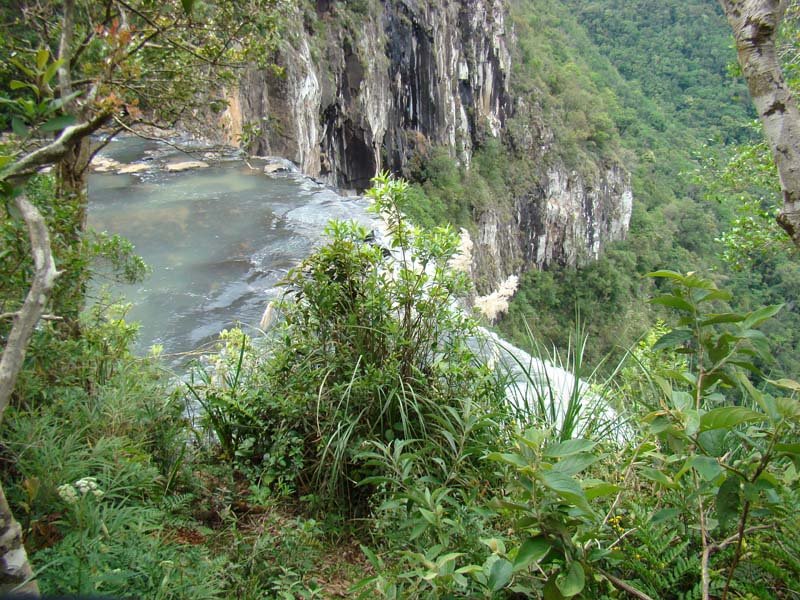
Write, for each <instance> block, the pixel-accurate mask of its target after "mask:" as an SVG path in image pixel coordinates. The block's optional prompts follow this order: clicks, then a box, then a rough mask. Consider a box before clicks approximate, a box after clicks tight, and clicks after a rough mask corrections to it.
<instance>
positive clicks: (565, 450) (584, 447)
mask: <svg viewBox="0 0 800 600" xmlns="http://www.w3.org/2000/svg"><path fill="white" fill-rule="evenodd" d="M596 445H597V442H591V441H589V440H582V439H574V440H567V441H566V442H561V443H560V444H555V445H553V446H548V447H547V448H545V451H544V455H545V456H547V457H550V458H559V457H562V456H571V455H573V454H579V453H581V452H588V451H589V450H591V449H592V448H594V447H595V446H596Z"/></svg>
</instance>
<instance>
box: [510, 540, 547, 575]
mask: <svg viewBox="0 0 800 600" xmlns="http://www.w3.org/2000/svg"><path fill="white" fill-rule="evenodd" d="M548 552H550V542H548V541H547V539H546V538H545V537H544V536H543V535H540V536H537V537H535V538H528V539H527V540H525V541H524V542H523V543H522V546H520V547H519V550H517V556H516V557H514V571H519V570H520V569H525V568H526V567H528V566H529V565H531V564H532V563H538V562H539V561H540V560H542V559H543V558H544V557H545V556H547V553H548Z"/></svg>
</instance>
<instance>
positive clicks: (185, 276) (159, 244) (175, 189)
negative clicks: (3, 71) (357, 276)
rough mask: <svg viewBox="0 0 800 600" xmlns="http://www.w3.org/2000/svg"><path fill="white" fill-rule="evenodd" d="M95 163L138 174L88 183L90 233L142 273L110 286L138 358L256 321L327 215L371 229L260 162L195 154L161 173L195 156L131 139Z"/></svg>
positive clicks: (360, 203)
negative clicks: (131, 256) (134, 337)
mask: <svg viewBox="0 0 800 600" xmlns="http://www.w3.org/2000/svg"><path fill="white" fill-rule="evenodd" d="M101 157H102V158H104V159H112V160H115V161H118V162H119V163H122V164H131V163H133V164H144V165H147V167H148V168H147V170H146V171H142V172H138V173H129V174H120V173H118V172H116V169H115V170H113V171H109V172H104V173H103V172H94V173H92V175H91V176H90V178H89V199H90V206H89V225H90V227H92V228H93V229H95V230H97V231H107V232H109V233H116V234H120V235H122V236H124V237H125V238H127V239H128V240H130V241H131V242H132V243H133V244H134V246H135V248H136V252H137V253H138V254H139V255H140V256H142V258H143V259H144V260H145V262H146V263H147V264H148V266H149V267H150V268H151V269H152V273H151V274H150V275H149V276H148V277H147V279H146V280H145V281H144V283H142V284H136V285H113V286H112V293H114V294H115V295H122V296H124V298H125V300H126V301H127V302H130V303H131V304H132V308H131V310H130V312H129V313H128V315H127V318H128V320H130V321H136V322H138V323H139V324H140V335H139V342H138V350H140V351H144V350H145V349H147V348H148V347H150V346H151V345H152V344H161V345H163V347H164V352H165V354H168V355H171V354H175V355H179V354H180V353H186V352H190V351H194V350H196V349H198V348H200V347H203V346H207V345H208V344H209V342H212V341H213V340H214V339H216V337H217V334H218V333H219V332H220V331H221V330H222V329H224V328H226V327H231V326H232V325H235V324H236V323H242V324H244V325H254V324H256V323H258V321H259V319H260V317H261V314H262V313H263V311H264V308H265V307H266V305H267V303H268V302H269V300H270V299H271V298H273V297H275V296H276V295H277V294H279V293H280V290H279V289H276V284H278V282H279V281H280V280H281V279H282V278H283V276H284V275H285V274H286V273H287V271H288V269H290V268H291V267H292V266H294V265H296V264H297V263H299V262H300V261H301V260H302V259H303V258H304V257H306V256H308V254H309V253H310V252H311V249H312V248H313V247H314V245H315V244H317V243H319V240H320V239H321V233H322V230H323V228H324V226H325V224H326V223H327V222H328V220H329V219H333V218H340V219H343V218H344V219H351V218H354V219H358V220H360V221H363V222H365V223H370V222H371V217H370V216H368V215H367V214H366V212H365V206H366V203H365V201H364V200H361V199H357V198H347V197H342V196H340V195H338V194H336V193H335V192H333V191H332V190H330V189H327V188H326V187H324V186H322V185H319V184H317V183H315V182H313V181H312V180H310V179H308V178H306V177H303V176H301V175H299V174H297V173H292V172H289V173H281V174H276V175H267V174H265V173H264V171H263V165H264V161H255V162H252V161H251V162H250V164H249V165H248V164H247V163H246V162H245V161H243V160H241V158H238V157H236V156H228V157H224V156H214V157H212V158H211V159H208V158H207V157H204V156H203V155H202V152H199V157H200V158H202V160H204V161H205V162H207V164H209V166H208V168H197V169H189V170H185V171H180V172H170V171H168V170H167V165H169V164H172V163H176V162H180V161H186V160H194V159H197V158H198V156H195V155H194V153H193V156H187V155H185V154H183V153H180V152H178V151H176V150H174V149H172V148H170V147H168V146H164V145H157V144H156V143H154V142H150V141H145V140H141V139H138V138H131V137H125V138H121V139H119V140H115V141H114V142H112V143H111V144H110V145H109V146H108V147H107V148H105V149H104V150H103V152H102V153H101ZM95 283H96V286H97V287H98V288H99V287H100V286H101V285H102V284H103V278H102V276H100V277H98V278H96V280H95ZM174 362H175V363H178V362H182V361H181V360H180V359H176V360H175V361H174Z"/></svg>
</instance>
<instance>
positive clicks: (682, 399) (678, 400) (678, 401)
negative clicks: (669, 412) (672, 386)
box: [672, 390, 694, 411]
mask: <svg viewBox="0 0 800 600" xmlns="http://www.w3.org/2000/svg"><path fill="white" fill-rule="evenodd" d="M672 406H674V407H675V408H677V409H678V410H681V411H682V410H688V409H690V408H692V407H693V406H694V398H692V396H691V394H689V393H687V392H681V391H678V390H674V391H673V392H672Z"/></svg>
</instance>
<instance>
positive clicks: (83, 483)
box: [75, 477, 104, 498]
mask: <svg viewBox="0 0 800 600" xmlns="http://www.w3.org/2000/svg"><path fill="white" fill-rule="evenodd" d="M75 489H77V490H78V491H79V492H80V493H81V495H82V496H86V495H87V494H92V496H94V497H95V498H102V497H103V494H104V492H103V490H101V489H100V487H99V486H98V485H97V478H95V477H84V478H83V479H79V480H78V481H76V482H75Z"/></svg>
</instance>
